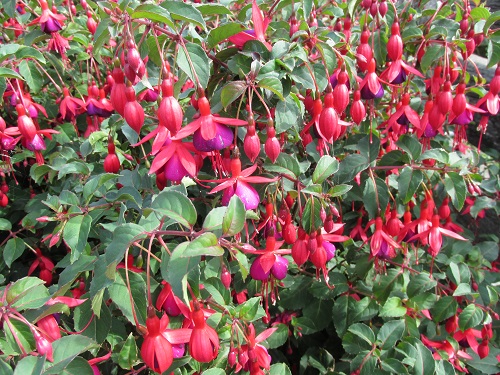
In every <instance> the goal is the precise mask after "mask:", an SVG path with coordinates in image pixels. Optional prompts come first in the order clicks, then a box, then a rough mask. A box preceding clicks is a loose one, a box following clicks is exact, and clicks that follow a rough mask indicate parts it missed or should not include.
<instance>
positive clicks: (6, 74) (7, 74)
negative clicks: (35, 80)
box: [0, 68, 23, 81]
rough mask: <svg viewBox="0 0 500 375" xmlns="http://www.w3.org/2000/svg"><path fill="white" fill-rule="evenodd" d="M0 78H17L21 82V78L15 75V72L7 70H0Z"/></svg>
mask: <svg viewBox="0 0 500 375" xmlns="http://www.w3.org/2000/svg"><path fill="white" fill-rule="evenodd" d="M0 77H7V78H17V79H20V80H21V81H22V80H23V77H22V76H20V75H19V74H18V73H16V71H15V70H12V69H9V68H0Z"/></svg>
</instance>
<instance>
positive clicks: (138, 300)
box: [108, 268, 147, 324]
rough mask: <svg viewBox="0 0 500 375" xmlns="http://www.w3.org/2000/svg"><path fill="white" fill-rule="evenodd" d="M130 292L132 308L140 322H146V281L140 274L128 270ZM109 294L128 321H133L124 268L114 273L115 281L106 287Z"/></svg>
mask: <svg viewBox="0 0 500 375" xmlns="http://www.w3.org/2000/svg"><path fill="white" fill-rule="evenodd" d="M128 277H129V281H130V292H131V293H132V300H133V302H134V310H135V312H136V314H137V319H138V320H139V323H140V324H145V323H146V306H147V301H146V282H145V281H144V279H143V278H142V275H140V274H138V273H136V272H132V271H129V272H128ZM108 291H109V296H110V298H111V300H112V301H113V303H114V304H115V305H116V306H118V308H119V309H120V310H121V312H122V313H123V315H124V316H125V317H126V318H127V319H128V321H129V322H131V323H134V316H133V313H132V305H131V304H130V299H131V298H130V293H129V291H128V288H127V281H126V276H125V269H123V268H121V269H119V270H118V272H117V273H116V278H115V282H114V283H113V285H111V286H110V287H109V288H108Z"/></svg>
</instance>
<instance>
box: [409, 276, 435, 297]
mask: <svg viewBox="0 0 500 375" xmlns="http://www.w3.org/2000/svg"><path fill="white" fill-rule="evenodd" d="M436 284H437V282H436V280H434V279H432V278H431V275H430V274H428V273H427V272H421V273H419V274H417V275H412V277H410V282H409V283H408V287H407V288H406V294H407V295H408V298H412V297H415V296H417V295H419V294H421V293H423V292H426V291H428V290H429V289H431V288H434V287H435V286H436Z"/></svg>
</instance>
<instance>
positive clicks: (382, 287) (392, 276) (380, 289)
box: [373, 269, 402, 303]
mask: <svg viewBox="0 0 500 375" xmlns="http://www.w3.org/2000/svg"><path fill="white" fill-rule="evenodd" d="M401 278H402V275H401V273H400V272H399V271H398V270H396V269H390V270H388V271H387V274H386V275H381V276H380V278H379V280H377V281H375V284H374V285H373V294H374V295H375V297H377V298H378V299H379V300H380V302H382V303H383V302H385V301H386V300H387V298H389V295H390V294H391V292H392V291H393V289H394V287H395V286H396V285H397V284H398V283H399V281H400V279H401Z"/></svg>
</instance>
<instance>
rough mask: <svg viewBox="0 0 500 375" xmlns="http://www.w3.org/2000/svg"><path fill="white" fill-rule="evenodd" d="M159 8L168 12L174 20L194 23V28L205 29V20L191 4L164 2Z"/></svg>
mask: <svg viewBox="0 0 500 375" xmlns="http://www.w3.org/2000/svg"><path fill="white" fill-rule="evenodd" d="M161 6H162V7H163V8H165V9H166V10H167V11H168V12H170V16H171V17H172V18H173V19H174V20H180V21H187V22H190V23H194V24H195V25H196V26H199V27H201V28H202V29H203V30H205V29H206V28H207V25H206V24H205V20H204V19H203V16H202V15H201V13H200V11H199V10H198V9H196V8H195V7H194V6H192V5H191V4H187V3H184V2H182V1H164V2H163V3H161Z"/></svg>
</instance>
